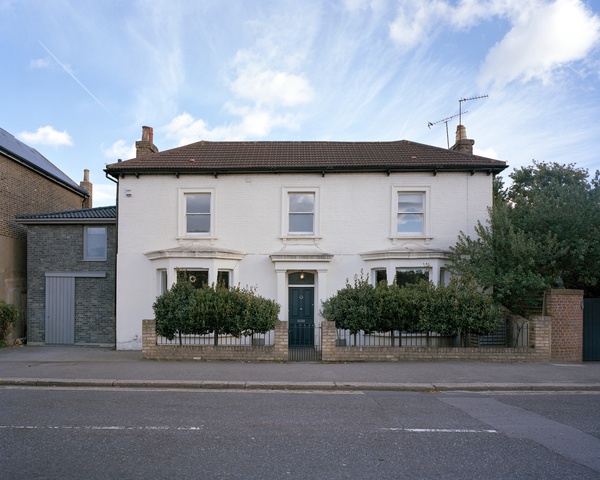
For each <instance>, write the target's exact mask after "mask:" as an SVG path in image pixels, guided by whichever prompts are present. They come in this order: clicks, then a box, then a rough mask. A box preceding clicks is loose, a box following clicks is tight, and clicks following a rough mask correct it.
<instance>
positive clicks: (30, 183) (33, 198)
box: [0, 154, 83, 241]
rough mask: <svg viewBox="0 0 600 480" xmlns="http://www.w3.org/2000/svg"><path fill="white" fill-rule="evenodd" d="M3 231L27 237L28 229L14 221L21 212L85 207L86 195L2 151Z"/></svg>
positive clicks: (0, 222) (0, 211) (0, 223)
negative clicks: (29, 167) (22, 163)
mask: <svg viewBox="0 0 600 480" xmlns="http://www.w3.org/2000/svg"><path fill="white" fill-rule="evenodd" d="M0 185H1V186H2V191H1V192H0V235H3V236H7V237H11V238H17V239H19V240H23V241H24V240H25V239H26V237H27V230H26V227H25V226H24V225H20V224H17V223H16V222H15V216H16V215H17V214H19V213H42V212H55V211H62V210H75V209H79V208H82V202H83V196H81V195H80V194H77V193H75V192H73V191H71V190H69V189H67V188H65V187H63V186H61V185H59V184H58V183H56V182H53V181H51V180H48V179H47V178H45V177H43V176H41V175H39V174H38V173H36V172H34V171H33V170H30V169H28V168H25V167H23V166H22V165H19V164H18V163H16V162H14V161H13V160H10V159H8V158H6V157H4V156H3V155H1V154H0Z"/></svg>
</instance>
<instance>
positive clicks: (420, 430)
mask: <svg viewBox="0 0 600 480" xmlns="http://www.w3.org/2000/svg"><path fill="white" fill-rule="evenodd" d="M382 430H389V431H392V432H414V433H498V431H497V430H484V429H473V428H383V429H382Z"/></svg>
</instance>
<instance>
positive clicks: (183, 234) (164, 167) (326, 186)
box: [105, 126, 507, 349]
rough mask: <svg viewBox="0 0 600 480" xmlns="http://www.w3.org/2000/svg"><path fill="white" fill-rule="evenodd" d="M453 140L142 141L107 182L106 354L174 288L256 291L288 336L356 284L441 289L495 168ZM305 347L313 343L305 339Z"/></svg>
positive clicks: (137, 332) (130, 340)
mask: <svg viewBox="0 0 600 480" xmlns="http://www.w3.org/2000/svg"><path fill="white" fill-rule="evenodd" d="M473 143H474V142H473V140H469V139H467V137H466V132H465V130H464V127H462V126H460V127H459V129H458V131H457V142H456V144H455V146H454V147H453V148H451V149H448V150H447V149H442V148H437V147H432V146H428V145H423V144H419V143H414V142H410V141H394V142H312V141H308V142H207V141H201V142H197V143H193V144H191V145H187V146H183V147H179V148H174V149H171V150H166V151H164V152H159V151H158V149H157V148H156V147H155V146H154V144H153V140H152V129H151V128H150V127H144V128H143V134H142V140H141V141H138V142H137V144H136V146H137V156H136V158H135V159H131V160H127V161H119V162H117V163H113V164H110V165H108V166H107V168H106V170H105V171H106V172H107V174H108V175H110V176H112V177H113V178H115V179H116V180H117V181H118V189H117V191H118V194H117V195H118V196H117V204H118V225H119V235H118V248H117V251H118V253H117V278H118V282H117V309H116V331H117V336H116V346H117V348H118V349H141V347H142V320H143V319H148V318H153V310H152V305H153V303H154V301H155V299H156V297H157V295H159V294H160V293H162V292H164V291H165V290H166V289H167V288H168V287H169V286H170V285H172V284H173V283H174V282H176V281H177V279H178V278H182V277H185V278H188V279H191V280H193V281H195V282H196V283H197V284H213V283H217V282H224V283H226V284H229V285H234V284H241V285H242V286H244V285H249V286H255V287H256V288H257V291H258V293H259V294H261V295H263V296H265V297H268V298H272V299H274V300H276V301H277V302H278V303H279V304H280V305H281V313H280V319H281V320H283V321H288V322H289V325H290V326H292V325H295V324H298V323H305V324H311V323H312V324H318V323H319V322H321V320H322V319H321V316H320V310H321V302H322V301H324V300H326V299H327V298H329V297H330V296H332V295H333V294H334V293H335V292H336V291H337V290H338V289H340V288H343V287H344V285H345V283H346V281H347V280H348V279H349V280H350V281H351V282H352V279H353V277H354V276H355V275H357V274H359V275H360V274H361V272H363V273H364V274H368V275H369V276H370V278H371V279H372V281H374V282H375V281H382V280H385V281H388V282H390V283H391V282H393V281H398V282H404V281H406V280H407V279H414V278H415V276H416V277H423V278H429V279H430V280H432V281H434V282H441V281H446V280H447V272H446V270H445V268H446V266H447V264H448V259H447V253H448V251H449V247H450V246H452V245H454V244H455V243H456V240H457V235H458V233H459V232H460V231H463V232H465V233H473V232H474V227H475V226H476V224H477V221H480V220H485V218H486V217H487V208H488V207H489V206H490V205H491V202H492V184H493V177H494V175H495V174H496V173H499V172H501V171H502V170H504V169H505V168H506V166H507V165H506V163H505V162H501V161H497V160H492V159H489V158H484V157H480V156H477V155H473V153H472V148H473ZM315 341H318V339H316V340H315Z"/></svg>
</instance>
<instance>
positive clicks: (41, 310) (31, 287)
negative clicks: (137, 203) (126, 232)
mask: <svg viewBox="0 0 600 480" xmlns="http://www.w3.org/2000/svg"><path fill="white" fill-rule="evenodd" d="M17 223H19V224H20V225H25V226H26V227H27V311H28V312H29V316H28V319H27V320H28V321H27V342H28V343H29V344H62V345H65V344H75V345H99V346H110V347H114V346H115V282H116V278H115V275H116V246H117V245H116V242H117V225H116V207H114V206H113V207H98V208H87V209H80V210H69V211H62V212H51V213H39V214H23V215H17Z"/></svg>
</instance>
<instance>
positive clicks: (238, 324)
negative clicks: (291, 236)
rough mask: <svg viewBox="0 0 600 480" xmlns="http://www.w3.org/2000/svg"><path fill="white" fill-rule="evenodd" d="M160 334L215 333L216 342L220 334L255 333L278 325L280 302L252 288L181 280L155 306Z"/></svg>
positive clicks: (157, 331) (169, 335)
mask: <svg viewBox="0 0 600 480" xmlns="http://www.w3.org/2000/svg"><path fill="white" fill-rule="evenodd" d="M153 308H154V315H155V318H156V333H157V334H158V335H161V336H164V337H166V338H168V339H169V340H172V339H173V338H175V335H178V336H179V342H180V344H181V343H182V335H206V334H208V333H213V335H214V345H217V344H218V338H219V335H232V336H234V337H240V336H242V335H253V334H254V333H266V332H268V331H269V330H272V329H274V328H275V324H276V322H277V316H278V314H279V309H280V307H279V305H278V304H277V303H276V302H275V301H273V300H269V299H266V298H264V297H261V296H260V295H257V294H256V292H255V290H254V289H252V288H248V287H246V288H240V287H232V288H226V287H224V286H214V285H213V286H204V287H202V288H195V287H194V286H193V285H192V284H191V283H190V282H188V281H181V282H179V283H176V284H175V285H173V287H172V288H171V289H170V290H168V291H167V292H165V293H164V294H163V295H161V296H160V297H158V298H157V299H156V302H155V303H154V305H153Z"/></svg>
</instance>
